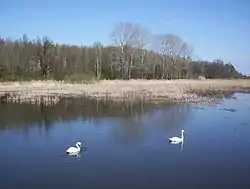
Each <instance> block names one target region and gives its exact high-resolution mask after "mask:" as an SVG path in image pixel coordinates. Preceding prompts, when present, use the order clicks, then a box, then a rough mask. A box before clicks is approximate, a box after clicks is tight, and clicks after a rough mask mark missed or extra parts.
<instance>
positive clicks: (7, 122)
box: [0, 94, 250, 189]
mask: <svg viewBox="0 0 250 189" xmlns="http://www.w3.org/2000/svg"><path fill="white" fill-rule="evenodd" d="M234 96H235V97H236V99H225V100H224V101H223V102H222V103H221V104H220V105H218V106H209V107H208V106H197V105H196V106H194V105H192V106H191V105H181V104H179V105H176V104H168V105H158V106H156V105H151V104H145V103H138V104H136V105H131V104H122V105H116V104H111V103H104V102H97V101H80V100H77V99H75V100H70V101H66V100H65V101H62V102H61V103H59V104H58V105H56V106H55V107H53V108H49V107H45V106H40V107H39V106H34V105H29V104H26V105H25V104H23V105H16V104H0V112H1V114H0V149H1V153H0V168H1V169H0V188H1V189H12V188H13V189H19V188H22V189H24V188H25V189H34V188H36V189H45V188H46V189H50V188H60V189H64V188H76V189H78V188H81V189H82V188H88V189H92V188H93V189H95V188H97V189H100V188H110V189H112V188H120V189H123V188H129V189H139V188H141V189H147V188H150V189H153V188H157V189H161V188H162V189H163V188H164V189H167V188H171V189H179V188H180V189H185V188H188V189H200V188H202V189H217V188H218V189H245V188H246V189H247V188H248V189H249V188H250V137H249V135H250V95H249V94H235V95H234ZM181 129H185V135H184V137H185V139H184V144H183V145H181V144H177V145H173V144H169V143H168V140H167V138H168V137H171V136H180V132H181ZM77 141H81V142H82V143H83V151H82V152H81V153H80V155H79V156H77V157H76V156H67V155H66V154H65V150H66V149H67V148H68V147H69V146H72V145H75V143H76V142H77Z"/></svg>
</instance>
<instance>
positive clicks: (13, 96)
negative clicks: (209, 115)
mask: <svg viewBox="0 0 250 189" xmlns="http://www.w3.org/2000/svg"><path fill="white" fill-rule="evenodd" d="M229 92H250V80H209V79H207V80H101V81H97V82H93V83H89V84H84V83H67V82H64V81H53V80H47V81H29V82H2V83H0V100H2V101H6V102H19V103H22V102H31V103H40V102H44V103H52V104H54V103H57V102H58V101H59V100H60V98H62V97H79V96H82V97H87V98H94V99H111V100H115V101H126V100H128V101H131V100H132V101H133V100H138V99H140V100H141V99H144V100H150V101H155V102H161V101H170V102H205V101H214V100H215V99H217V98H218V97H221V96H223V94H225V93H229Z"/></svg>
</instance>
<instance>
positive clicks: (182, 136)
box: [181, 132, 184, 140]
mask: <svg viewBox="0 0 250 189" xmlns="http://www.w3.org/2000/svg"><path fill="white" fill-rule="evenodd" d="M183 138H184V135H183V132H181V140H183Z"/></svg>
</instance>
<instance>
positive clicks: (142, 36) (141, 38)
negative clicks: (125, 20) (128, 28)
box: [132, 25, 150, 79]
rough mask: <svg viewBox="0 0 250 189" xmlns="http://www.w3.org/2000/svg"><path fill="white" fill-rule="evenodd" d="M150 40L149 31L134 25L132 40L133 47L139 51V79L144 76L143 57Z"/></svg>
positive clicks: (145, 54)
mask: <svg viewBox="0 0 250 189" xmlns="http://www.w3.org/2000/svg"><path fill="white" fill-rule="evenodd" d="M149 42H150V32H149V31H148V30H147V29H146V28H144V27H142V26H140V25H137V26H136V27H135V35H134V38H133V41H132V44H133V47H134V48H136V49H138V51H139V62H140V65H139V67H140V74H141V79H143V78H144V74H143V73H144V69H145V58H146V56H147V53H148V50H149V47H148V46H149V44H150V43H149Z"/></svg>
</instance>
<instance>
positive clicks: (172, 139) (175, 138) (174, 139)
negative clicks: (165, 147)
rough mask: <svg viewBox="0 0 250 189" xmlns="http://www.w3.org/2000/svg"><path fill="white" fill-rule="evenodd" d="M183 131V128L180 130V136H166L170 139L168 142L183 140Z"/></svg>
mask: <svg viewBox="0 0 250 189" xmlns="http://www.w3.org/2000/svg"><path fill="white" fill-rule="evenodd" d="M183 133H184V130H181V138H180V137H171V138H168V140H170V142H173V143H180V142H183V138H184V137H183Z"/></svg>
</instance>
